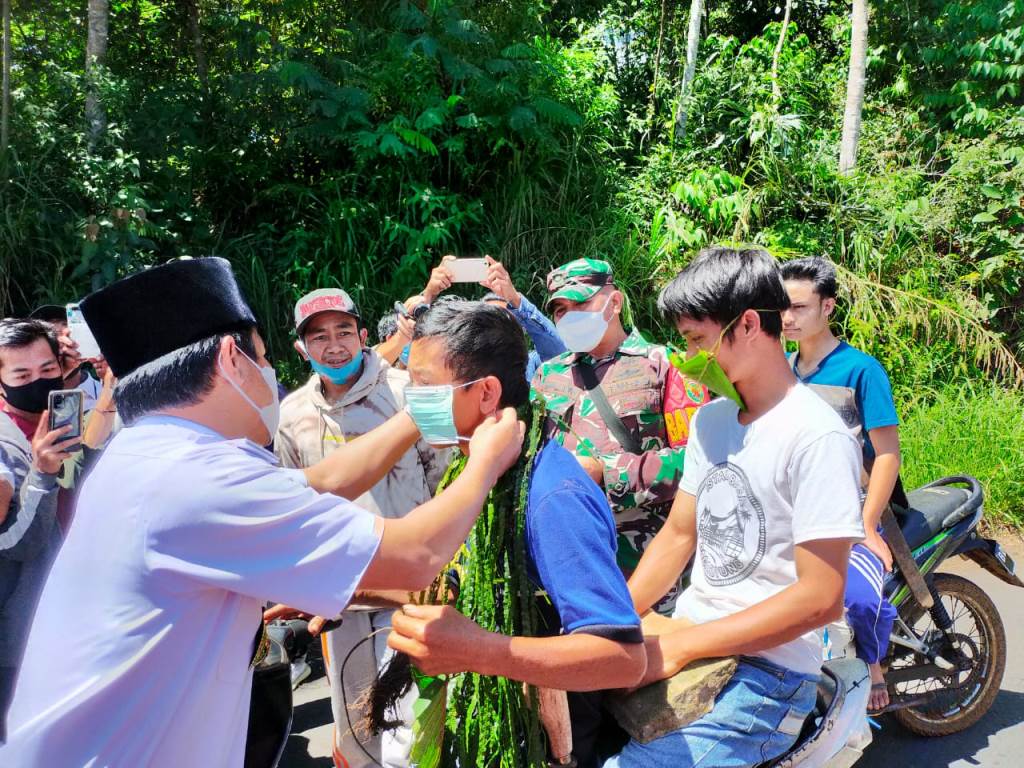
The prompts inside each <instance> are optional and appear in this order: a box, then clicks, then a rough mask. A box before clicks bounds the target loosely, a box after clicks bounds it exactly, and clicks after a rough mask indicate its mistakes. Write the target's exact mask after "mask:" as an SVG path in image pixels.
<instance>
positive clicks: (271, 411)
mask: <svg viewBox="0 0 1024 768" xmlns="http://www.w3.org/2000/svg"><path fill="white" fill-rule="evenodd" d="M238 351H239V352H241V353H242V357H244V358H245V359H246V360H248V361H249V362H250V363H252V364H253V365H254V366H255V367H256V370H257V371H259V372H260V376H262V377H263V383H264V384H266V385H267V389H269V390H270V403H269V404H268V405H264V406H259V405H256V403H255V401H253V399H252V398H251V397H249V396H248V395H247V394H245V390H243V389H242V388H241V387H240V386H239V385H238V384H237V383H236V382H235V381H233V380H232V379H231V378H230V377H229V376H227V375H226V374H225V373H224V369H223V368H222V367H221V364H220V360H219V359H218V360H217V368H218V369H219V370H220V375H221V376H223V377H224V378H225V379H226V380H227V382H228V384H230V385H231V386H232V387H234V388H235V391H236V392H237V393H238V394H239V395H241V396H242V399H243V400H245V402H247V403H248V404H249V406H250V407H251V408H252V409H253V410H254V411H256V413H258V414H259V416H260V421H262V422H263V426H264V427H266V428H267V433H268V434H269V435H270V441H273V439H274V436H275V435H277V427H278V425H280V423H281V402H280V397H279V395H278V392H277V371H275V370H274V366H272V365H268V366H267V367H266V368H264V367H263V366H262V365H260V364H259V363H257V362H256V361H255V360H253V359H252V358H251V357H249V356H248V355H247V354H245V352H242V350H238Z"/></svg>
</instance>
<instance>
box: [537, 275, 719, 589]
mask: <svg viewBox="0 0 1024 768" xmlns="http://www.w3.org/2000/svg"><path fill="white" fill-rule="evenodd" d="M610 283H611V267H610V266H609V265H608V264H607V263H606V262H603V261H596V260H592V259H578V260H576V261H574V262H571V263H570V264H567V265H566V266H565V267H561V268H559V269H557V270H555V271H554V272H552V273H551V275H550V276H549V277H548V291H549V299H548V302H549V304H550V302H551V301H553V300H554V299H556V298H566V299H568V300H570V301H573V302H583V301H587V300H588V299H590V298H591V297H592V296H593V295H594V294H596V293H597V292H598V291H599V290H601V288H602V287H604V286H605V285H608V284H610ZM581 361H583V362H588V363H589V364H590V365H592V366H593V368H594V371H595V373H596V375H597V380H598V381H599V382H600V385H601V389H602V390H603V391H604V393H605V396H606V397H607V398H608V401H609V402H610V403H611V405H612V408H613V409H614V410H615V413H616V414H617V415H618V416H619V418H620V419H621V420H622V423H623V425H624V426H625V427H626V429H627V430H628V431H630V432H632V433H633V434H634V435H636V437H637V440H638V442H639V444H640V447H641V449H642V450H641V452H640V453H629V452H627V451H626V450H625V449H624V448H623V447H622V445H620V443H619V441H618V440H617V439H616V438H615V436H614V435H613V434H612V433H611V431H610V430H609V429H608V427H607V426H606V425H605V423H604V420H603V419H602V418H601V415H600V413H599V412H598V410H597V406H596V405H595V404H594V401H593V399H592V398H591V396H590V395H589V394H588V393H587V391H586V389H585V388H584V386H583V382H582V379H581V376H580V372H579V370H578V368H577V363H578V362H581ZM533 388H534V389H535V390H536V391H537V392H539V393H540V394H542V395H543V396H544V397H545V399H546V400H547V408H548V418H547V420H546V423H545V430H546V433H547V435H548V436H550V437H552V438H553V439H555V440H557V441H558V442H559V443H560V444H562V445H563V446H564V447H565V448H566V449H568V450H570V451H573V452H574V453H578V454H581V455H588V456H593V457H594V458H596V459H598V460H599V461H600V462H601V463H602V464H603V466H604V489H605V493H606V494H607V496H608V501H609V503H610V505H611V508H612V512H613V513H614V515H615V521H616V527H617V529H618V532H619V551H618V559H619V565H620V567H622V568H623V570H625V571H627V572H629V571H631V570H632V569H633V568H635V567H636V564H637V562H639V560H640V555H641V554H642V553H643V550H644V549H645V548H646V546H647V544H648V542H649V541H650V540H651V539H652V538H654V535H655V534H656V533H657V532H658V530H659V529H660V528H661V526H662V524H663V523H664V521H665V518H666V517H667V515H668V510H669V508H670V506H671V503H672V500H673V499H674V498H675V495H676V488H677V487H678V485H679V480H680V478H681V477H682V474H683V454H684V451H685V444H686V437H687V436H688V434H689V420H690V416H691V415H692V413H693V410H694V409H695V408H696V407H697V406H699V405H701V404H703V403H704V402H706V401H707V399H708V397H707V392H706V390H705V389H704V388H703V387H702V386H700V385H699V384H695V383H693V382H690V381H688V380H684V379H683V378H682V376H681V375H680V374H679V373H678V372H677V371H676V370H675V368H673V367H672V365H671V363H669V360H668V351H667V349H666V348H665V347H663V346H661V345H658V344H652V343H651V342H649V341H647V340H646V339H645V338H644V337H643V336H642V335H641V334H640V332H639V331H637V330H636V329H634V330H633V331H632V332H631V333H630V334H629V336H628V337H627V338H626V339H625V340H624V341H623V343H622V344H621V345H620V346H619V348H618V349H617V350H615V352H614V353H613V354H612V355H610V356H608V357H604V358H602V359H599V360H595V359H594V358H593V357H591V356H590V355H589V354H576V353H573V352H566V353H564V354H562V355H559V356H558V357H556V358H553V359H551V360H549V361H547V362H546V363H544V364H543V365H541V367H540V369H539V370H538V371H537V375H536V376H535V377H534V379H533ZM670 392H674V393H675V394H673V395H672V396H671V397H670ZM667 409H668V410H667Z"/></svg>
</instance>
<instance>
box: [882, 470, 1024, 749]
mask: <svg viewBox="0 0 1024 768" xmlns="http://www.w3.org/2000/svg"><path fill="white" fill-rule="evenodd" d="M963 486H966V487H963ZM907 498H908V500H909V502H910V505H909V509H907V510H899V511H898V512H897V519H898V521H899V523H900V528H901V530H902V531H903V536H904V538H905V539H906V540H907V544H908V545H909V546H910V549H911V552H912V555H913V557H914V560H915V562H916V563H917V565H918V568H919V569H920V571H921V574H922V576H924V578H925V583H926V584H927V587H928V591H929V593H930V594H931V597H932V602H933V604H932V605H931V607H927V608H926V607H925V606H923V605H922V604H921V602H920V601H918V600H917V598H916V597H915V596H914V594H913V591H912V590H911V589H910V588H909V586H908V585H907V583H906V580H905V579H904V578H903V576H902V575H901V574H898V573H897V574H894V575H893V576H891V577H890V578H889V580H888V582H887V583H886V585H885V593H886V597H888V598H889V600H890V602H891V603H892V604H893V605H894V606H895V607H896V609H897V611H898V613H899V616H898V618H897V621H896V626H895V627H894V630H893V633H892V637H891V641H890V646H889V653H888V656H887V658H886V659H885V661H884V663H883V665H884V666H885V667H886V668H887V672H886V675H885V680H886V683H887V684H888V688H889V697H890V701H891V703H890V705H889V707H887V708H886V711H891V712H892V713H893V717H894V718H895V719H896V721H897V722H899V723H900V724H901V725H902V726H903V727H904V728H906V729H907V730H909V731H911V732H912V733H915V734H918V735H920V736H948V735H949V734H952V733H957V732H959V731H962V730H964V729H965V728H969V727H970V726H972V725H974V724H975V723H976V722H978V721H979V720H980V719H981V718H982V717H983V716H984V715H985V713H986V712H988V710H989V708H990V707H991V706H992V702H993V701H994V700H995V698H996V696H997V695H998V693H999V688H1000V684H1001V683H1002V680H1003V672H1004V671H1005V668H1006V631H1005V629H1004V628H1003V622H1002V619H1001V618H1000V616H999V611H998V610H997V609H996V606H995V603H993V602H992V599H991V598H990V597H989V596H988V595H987V594H985V591H984V590H983V589H981V587H979V586H978V585H977V584H975V583H974V582H972V581H970V580H969V579H965V578H963V577H962V576H957V575H954V574H949V573H936V571H937V569H938V568H939V566H940V565H942V563H943V562H945V561H946V560H947V559H949V558H950V557H952V556H954V555H959V556H961V557H965V558H967V559H969V560H972V561H974V562H975V563H977V564H978V565H980V566H981V567H982V568H984V569H985V570H986V571H988V572H989V573H991V574H993V575H994V576H995V577H996V578H998V579H1000V580H1002V581H1004V582H1006V583H1007V584H1012V585H1013V586H1016V587H1024V582H1021V580H1020V579H1019V578H1018V577H1017V575H1016V573H1015V570H1016V567H1015V565H1014V562H1013V559H1012V558H1011V557H1010V556H1009V555H1008V554H1007V553H1006V552H1005V551H1004V550H1003V549H1002V547H1001V546H1000V545H999V543H998V542H997V541H994V540H992V539H986V538H984V537H982V536H981V535H980V534H979V533H978V530H977V528H978V524H979V523H980V522H981V519H982V516H983V515H984V504H983V500H984V499H983V493H982V489H981V485H980V484H979V483H978V481H977V480H976V479H975V478H973V477H970V476H967V475H960V476H956V477H945V478H942V479H941V480H936V481H935V482H933V483H929V484H928V485H926V486H924V487H922V488H919V489H917V490H916V491H912V492H911V493H909V494H908V495H907Z"/></svg>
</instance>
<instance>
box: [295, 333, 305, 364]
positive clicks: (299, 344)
mask: <svg viewBox="0 0 1024 768" xmlns="http://www.w3.org/2000/svg"><path fill="white" fill-rule="evenodd" d="M292 346H293V347H295V351H296V352H298V353H299V357H301V358H302V359H303V360H305V361H306V362H307V363H308V362H309V355H308V354H306V345H305V344H303V343H302V339H299V340H297V341H296V342H295V343H294V344H292Z"/></svg>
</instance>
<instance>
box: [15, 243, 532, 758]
mask: <svg viewBox="0 0 1024 768" xmlns="http://www.w3.org/2000/svg"><path fill="white" fill-rule="evenodd" d="M82 312H83V315H84V317H85V321H86V322H87V323H88V324H89V327H90V329H91V330H92V332H93V335H94V336H95V337H96V340H97V342H98V343H99V346H100V349H101V350H102V352H103V354H104V355H105V357H106V358H107V361H108V362H109V364H110V367H111V369H112V370H113V372H114V375H116V376H117V377H118V385H117V392H116V396H117V400H118V409H119V412H120V414H121V415H122V417H123V418H124V420H125V423H126V425H127V426H126V427H125V429H123V430H121V432H119V433H118V434H117V435H116V436H115V437H114V438H113V440H111V442H110V445H109V446H108V447H107V449H106V451H105V452H104V454H103V455H102V456H101V457H100V459H99V461H98V462H97V463H96V466H95V467H94V469H93V471H92V473H91V474H90V475H89V477H88V478H87V479H86V480H85V482H84V484H83V486H82V492H81V495H80V496H79V501H78V509H77V511H76V515H75V518H74V521H73V522H72V524H71V529H70V531H69V532H68V536H67V539H66V540H65V542H64V546H63V547H62V549H61V551H60V553H59V554H58V555H57V558H56V560H55V562H54V565H53V568H52V570H51V571H50V576H49V578H48V580H47V582H46V586H45V587H44V588H43V593H42V595H41V597H40V599H39V603H38V608H37V609H36V614H35V619H34V621H33V623H32V628H31V630H30V632H29V638H28V643H27V647H28V651H27V653H26V655H25V658H24V661H23V663H22V667H21V670H20V673H19V677H18V681H17V683H16V687H15V692H14V700H13V703H12V705H11V710H10V719H9V722H8V726H9V728H8V739H9V740H8V742H7V744H6V745H5V746H3V748H2V754H3V762H4V764H5V765H8V764H9V765H17V766H21V767H23V768H35V767H36V766H55V765H76V766H78V765H145V766H150V767H151V768H152V767H154V766H156V767H160V766H167V767H168V768H172V767H173V768H179V767H180V766H199V765H201V766H215V767H216V766H235V767H240V766H242V765H243V760H244V752H245V740H246V731H247V722H248V713H249V694H250V690H251V685H252V665H253V664H254V663H255V662H256V661H257V660H258V657H259V648H260V647H261V646H263V643H262V642H260V641H259V640H260V637H261V635H262V629H263V622H262V611H261V608H262V604H263V601H264V600H266V599H267V598H271V599H274V600H277V601H279V602H281V603H286V604H288V605H291V606H294V607H296V608H298V609H301V610H303V611H308V612H309V613H313V614H320V615H327V616H330V615H334V614H336V613H337V612H338V611H340V610H342V609H343V608H344V607H345V606H346V605H347V604H348V603H349V601H350V600H351V598H352V596H353V594H354V593H355V592H356V591H357V590H392V589H397V590H420V589H425V588H426V587H427V586H428V585H429V584H430V582H431V581H432V580H433V578H434V576H435V575H436V574H437V573H438V571H440V569H441V568H443V567H444V566H445V565H446V564H447V563H448V561H449V560H450V558H451V556H452V555H453V554H454V553H455V551H456V550H457V549H458V547H459V546H460V545H461V544H462V542H463V541H464V540H465V538H466V535H467V534H468V533H469V530H470V528H471V527H472V524H473V522H474V521H475V520H476V518H477V516H478V515H479V514H480V509H481V506H482V504H483V501H484V499H485V497H486V494H487V493H488V492H489V490H490V488H492V487H493V485H494V483H495V482H496V480H497V478H498V477H499V476H500V474H501V473H502V472H503V471H505V469H507V468H508V467H509V466H511V464H512V463H513V462H514V461H515V460H516V458H517V456H518V454H519V451H520V448H521V445H522V439H523V430H524V428H523V425H522V424H521V423H519V422H517V421H516V419H515V413H514V412H513V411H512V410H511V409H506V410H505V411H504V412H502V413H501V414H500V417H492V418H490V419H488V420H487V421H486V422H485V423H484V424H483V425H482V426H481V427H479V428H477V430H476V432H474V434H473V436H472V438H471V443H472V448H473V454H474V455H473V457H472V458H470V459H469V464H468V466H467V467H466V469H465V470H464V471H463V473H462V475H461V476H460V477H459V478H458V479H457V480H456V481H455V482H454V483H453V484H452V485H451V486H450V487H449V488H447V489H446V490H445V491H444V492H443V493H442V494H440V495H439V496H438V497H437V498H436V499H433V500H431V501H430V502H428V503H426V504H423V505H421V506H420V507H418V508H417V509H414V510H413V511H412V512H410V513H409V514H408V515H407V516H406V517H404V518H401V519H398V520H390V519H384V518H381V517H378V516H376V515H371V514H368V513H367V512H366V510H364V509H362V508H360V507H357V506H356V505H355V504H353V503H351V502H349V501H346V500H345V499H344V498H341V497H342V496H347V497H349V498H353V497H357V496H359V495H360V494H362V493H364V492H365V491H366V490H367V489H369V488H371V487H373V486H374V485H375V484H376V483H377V482H378V481H379V480H380V478H381V477H383V476H384V475H385V474H386V473H387V472H388V470H389V469H390V468H391V467H392V466H393V465H394V464H395V462H396V461H398V460H399V458H400V457H401V456H402V455H403V454H404V453H405V452H406V451H408V450H409V449H410V448H411V447H412V446H413V444H414V443H415V442H416V440H417V438H418V436H419V433H418V431H417V429H416V427H415V424H414V422H413V421H412V418H411V417H410V416H409V415H408V414H406V413H404V412H402V413H399V414H397V415H396V416H395V417H394V418H392V419H390V420H389V421H388V422H387V423H386V424H384V425H383V426H381V427H380V428H378V429H376V430H374V431H373V432H371V433H368V434H366V435H363V436H362V437H360V438H359V439H357V440H354V441H352V442H351V443H348V444H346V445H344V446H340V447H339V448H338V449H337V450H335V451H334V452H333V453H332V454H331V455H330V456H328V457H327V458H326V459H325V460H323V461H321V462H319V463H317V464H315V465H314V466H312V467H309V468H307V469H305V470H297V469H284V468H281V467H278V466H277V461H276V459H275V458H274V456H273V454H271V453H269V452H268V451H266V450H265V449H264V448H263V447H262V446H264V445H267V444H268V443H270V441H271V439H272V438H273V437H274V434H275V433H276V432H277V426H278V421H279V417H280V414H279V408H278V402H277V386H276V384H277V382H276V376H275V373H274V369H273V368H272V367H271V366H270V364H269V362H268V361H267V359H266V349H265V347H264V344H263V339H262V338H261V337H260V335H259V334H258V333H257V332H256V320H255V317H254V316H253V314H252V310H250V309H249V306H248V305H247V304H246V302H245V300H244V299H243V298H242V295H241V291H240V290H239V287H238V285H237V283H236V282H235V278H234V275H233V274H232V272H231V267H230V265H229V264H228V262H227V261H225V260H223V259H216V258H210V259H194V260H189V261H176V262H172V263H170V264H167V265H164V266H161V267H156V268H154V269H150V270H146V271H144V272H139V273H137V274H135V275H132V276H131V277H128V278H125V279H124V280H120V281H118V282H117V283H114V284H113V285H110V286H108V287H107V288H104V289H102V290H100V291H98V292H96V293H94V294H92V295H90V296H89V297H87V298H86V299H85V301H83V302H82ZM333 494H338V495H333Z"/></svg>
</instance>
